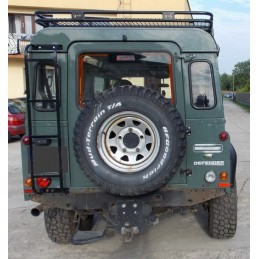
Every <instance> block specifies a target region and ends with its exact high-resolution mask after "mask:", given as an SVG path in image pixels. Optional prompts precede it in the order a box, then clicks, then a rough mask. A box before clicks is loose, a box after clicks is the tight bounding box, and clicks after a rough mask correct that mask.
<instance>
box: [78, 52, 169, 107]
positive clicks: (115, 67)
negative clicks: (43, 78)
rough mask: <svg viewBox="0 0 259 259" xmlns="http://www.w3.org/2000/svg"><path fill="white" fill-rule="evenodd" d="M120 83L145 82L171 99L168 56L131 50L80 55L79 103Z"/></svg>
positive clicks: (81, 104)
mask: <svg viewBox="0 0 259 259" xmlns="http://www.w3.org/2000/svg"><path fill="white" fill-rule="evenodd" d="M121 85H137V86H142V87H144V86H145V87H148V88H151V89H153V90H155V91H157V92H159V93H160V94H163V95H164V96H165V97H166V98H170V99H172V100H173V99H174V98H173V87H172V85H173V78H172V60H171V56H170V55H169V54H168V53H164V52H130V53H98V54H83V55H81V56H80V57H79V90H78V102H79V106H80V107H83V106H84V105H85V103H87V101H89V100H92V99H93V98H94V97H95V96H96V95H98V94H99V93H101V92H103V91H104V90H107V89H109V88H113V87H117V86H121Z"/></svg>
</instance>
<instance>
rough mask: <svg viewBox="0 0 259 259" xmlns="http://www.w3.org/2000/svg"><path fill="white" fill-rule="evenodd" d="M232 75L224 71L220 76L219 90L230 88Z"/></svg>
mask: <svg viewBox="0 0 259 259" xmlns="http://www.w3.org/2000/svg"><path fill="white" fill-rule="evenodd" d="M231 82H232V76H230V75H228V74H226V73H224V74H222V75H221V76H220V86H221V90H227V91H229V90H230V88H231Z"/></svg>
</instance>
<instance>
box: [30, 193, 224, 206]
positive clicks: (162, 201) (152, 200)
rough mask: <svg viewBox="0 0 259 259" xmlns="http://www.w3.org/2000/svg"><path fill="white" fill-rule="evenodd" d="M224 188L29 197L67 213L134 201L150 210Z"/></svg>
mask: <svg viewBox="0 0 259 259" xmlns="http://www.w3.org/2000/svg"><path fill="white" fill-rule="evenodd" d="M225 193H226V192H225V189H182V190H163V189H161V190H158V191H155V192H152V193H149V194H146V195H141V196H136V197H121V196H117V195H112V194H109V193H105V192H102V191H92V192H88V193H69V194H64V193H44V194H41V195H39V194H30V195H31V200H32V201H35V202H38V203H42V204H43V205H46V206H50V207H58V208H62V209H67V210H96V209H97V210H109V209H110V208H111V207H113V206H114V204H116V203H117V202H119V201H122V200H123V201H132V200H134V201H137V202H143V204H148V205H149V206H151V207H190V206H194V205H197V204H200V203H204V202H206V201H208V200H211V199H213V198H216V197H219V196H222V195H224V194H225Z"/></svg>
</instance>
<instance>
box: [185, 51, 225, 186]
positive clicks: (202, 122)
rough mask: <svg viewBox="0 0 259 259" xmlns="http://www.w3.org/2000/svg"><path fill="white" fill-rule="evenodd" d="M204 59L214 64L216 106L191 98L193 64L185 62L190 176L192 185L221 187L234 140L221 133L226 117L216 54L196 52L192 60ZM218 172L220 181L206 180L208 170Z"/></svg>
mask: <svg viewBox="0 0 259 259" xmlns="http://www.w3.org/2000/svg"><path fill="white" fill-rule="evenodd" d="M195 61H201V62H208V63H209V64H211V72H212V83H213V86H214V96H215V106H214V107H212V108H202V109H199V108H196V107H194V105H193V103H192V98H191V81H190V77H191V73H190V63H188V62H187V63H184V62H183V74H184V90H185V102H186V127H187V128H189V132H190V133H189V135H188V136H187V168H188V169H190V170H189V171H191V174H190V175H189V176H188V177H187V185H188V188H218V183H219V182H220V179H219V174H220V172H222V171H226V172H228V173H230V161H229V154H230V142H229V141H230V140H229V139H228V140H227V141H221V140H220V139H219V134H220V133H221V132H223V131H225V119H224V112H223V104H222V97H221V94H220V84H219V72H218V66H217V57H216V54H196V57H195V59H194V60H192V62H195ZM210 170H212V171H214V172H215V173H216V181H215V182H214V183H208V182H206V181H205V173H206V172H208V171H210Z"/></svg>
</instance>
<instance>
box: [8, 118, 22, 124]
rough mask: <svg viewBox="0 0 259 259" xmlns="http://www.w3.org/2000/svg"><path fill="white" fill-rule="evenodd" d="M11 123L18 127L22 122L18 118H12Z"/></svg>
mask: <svg viewBox="0 0 259 259" xmlns="http://www.w3.org/2000/svg"><path fill="white" fill-rule="evenodd" d="M9 121H10V122H11V124H12V125H14V126H17V125H19V124H20V121H19V120H18V119H17V118H16V117H10V119H9Z"/></svg>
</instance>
